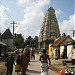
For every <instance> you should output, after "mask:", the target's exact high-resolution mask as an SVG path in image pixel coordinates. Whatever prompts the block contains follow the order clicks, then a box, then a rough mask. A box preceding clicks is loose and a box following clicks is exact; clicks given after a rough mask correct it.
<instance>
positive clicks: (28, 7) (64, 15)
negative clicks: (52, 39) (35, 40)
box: [0, 0, 75, 38]
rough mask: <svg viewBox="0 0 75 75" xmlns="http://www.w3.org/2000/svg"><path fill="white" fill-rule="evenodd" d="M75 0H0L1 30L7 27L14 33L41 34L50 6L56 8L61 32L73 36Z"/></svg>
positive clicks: (25, 35)
mask: <svg viewBox="0 0 75 75" xmlns="http://www.w3.org/2000/svg"><path fill="white" fill-rule="evenodd" d="M74 3H75V0H0V32H1V33H3V32H4V31H5V30H6V29H7V28H9V29H10V30H11V32H12V33H13V25H12V24H11V23H12V22H13V21H15V22H16V23H17V24H15V30H14V32H15V33H18V34H22V35H23V37H24V38H27V37H28V36H32V37H34V36H39V32H40V29H41V25H42V22H43V18H44V13H46V12H47V10H48V9H49V8H50V7H53V8H54V9H55V14H56V17H57V20H58V25H59V29H60V32H61V34H62V33H66V34H67V35H71V36H72V31H73V30H74V29H75V23H74V19H75V12H74V11H75V10H74V9H75V4H74Z"/></svg>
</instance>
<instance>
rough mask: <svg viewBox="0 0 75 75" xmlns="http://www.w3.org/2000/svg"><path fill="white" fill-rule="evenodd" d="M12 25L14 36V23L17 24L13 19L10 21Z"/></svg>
mask: <svg viewBox="0 0 75 75" xmlns="http://www.w3.org/2000/svg"><path fill="white" fill-rule="evenodd" d="M11 24H12V25H13V36H14V25H15V24H17V23H15V22H14V21H13V22H12V23H11Z"/></svg>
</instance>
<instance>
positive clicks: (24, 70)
mask: <svg viewBox="0 0 75 75" xmlns="http://www.w3.org/2000/svg"><path fill="white" fill-rule="evenodd" d="M21 60H22V62H21V63H22V64H21V67H22V75H26V70H27V66H28V61H27V60H28V58H27V51H26V50H25V51H23V54H22V55H21Z"/></svg>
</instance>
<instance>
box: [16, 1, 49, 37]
mask: <svg viewBox="0 0 75 75" xmlns="http://www.w3.org/2000/svg"><path fill="white" fill-rule="evenodd" d="M18 2H19V4H21V5H22V6H23V11H24V18H23V20H22V21H19V25H18V27H17V28H16V30H15V32H16V33H22V34H23V35H24V37H25V38H26V37H28V36H32V37H34V36H36V35H38V34H39V31H40V27H41V25H42V20H43V17H44V12H43V11H42V10H43V8H44V7H45V6H46V5H48V4H49V3H50V0H18Z"/></svg>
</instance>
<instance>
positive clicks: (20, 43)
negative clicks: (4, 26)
mask: <svg viewBox="0 0 75 75" xmlns="http://www.w3.org/2000/svg"><path fill="white" fill-rule="evenodd" d="M23 43H24V38H23V37H22V35H21V34H15V38H14V39H13V44H14V46H16V47H18V48H20V47H22V46H23Z"/></svg>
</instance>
